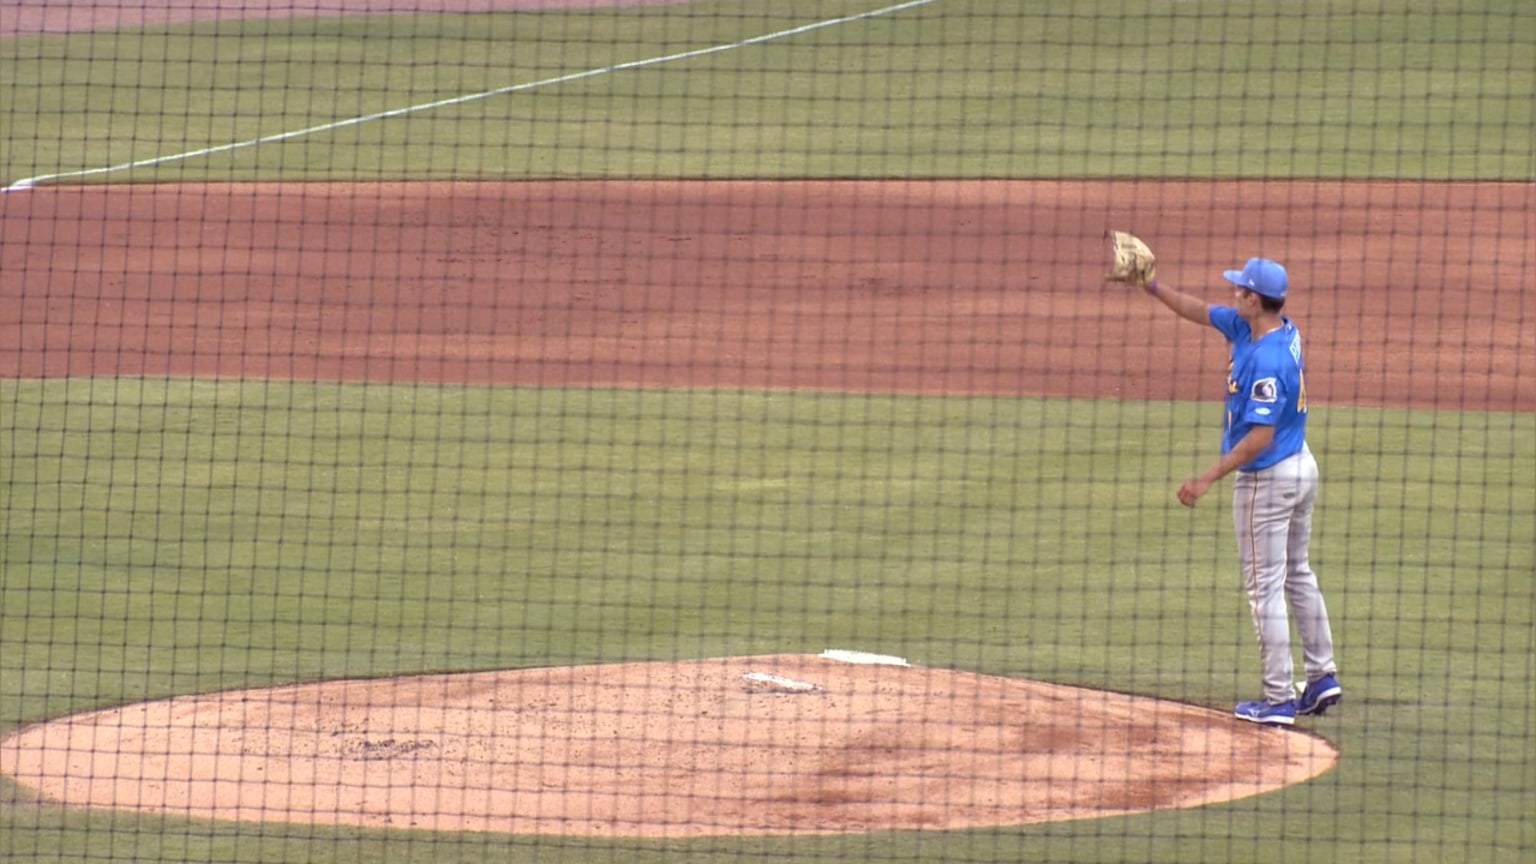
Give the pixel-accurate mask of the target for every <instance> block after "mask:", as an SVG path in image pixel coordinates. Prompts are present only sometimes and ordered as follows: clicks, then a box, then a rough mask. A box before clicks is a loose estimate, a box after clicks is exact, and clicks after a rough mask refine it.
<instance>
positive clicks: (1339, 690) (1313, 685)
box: [1296, 672, 1344, 716]
mask: <svg viewBox="0 0 1536 864" xmlns="http://www.w3.org/2000/svg"><path fill="white" fill-rule="evenodd" d="M1343 696H1344V688H1343V687H1340V686H1339V679H1338V678H1335V677H1334V675H1333V673H1332V672H1329V673H1328V674H1327V675H1324V676H1323V677H1321V678H1319V679H1317V680H1316V681H1308V682H1307V686H1306V687H1303V688H1302V690H1301V695H1300V696H1298V697H1296V713H1297V714H1316V715H1318V716H1322V715H1323V714H1325V713H1327V711H1328V709H1329V708H1332V707H1333V706H1335V705H1337V704H1339V699H1341V698H1343Z"/></svg>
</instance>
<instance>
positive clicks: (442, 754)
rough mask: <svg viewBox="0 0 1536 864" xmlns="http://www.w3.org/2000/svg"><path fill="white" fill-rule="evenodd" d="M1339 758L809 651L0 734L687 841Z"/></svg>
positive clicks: (400, 813)
mask: <svg viewBox="0 0 1536 864" xmlns="http://www.w3.org/2000/svg"><path fill="white" fill-rule="evenodd" d="M1335 758H1336V753H1335V751H1334V750H1333V749H1332V748H1331V747H1330V746H1329V745H1328V744H1327V743H1326V742H1324V741H1321V740H1319V739H1316V738H1313V737H1311V736H1308V735H1303V734H1297V733H1294V732H1284V731H1279V730H1275V729H1268V728H1262V727H1258V726H1254V725H1251V724H1248V723H1244V722H1242V721H1238V720H1235V719H1233V718H1231V717H1229V716H1227V715H1225V714H1223V713H1218V712H1215V711H1211V710H1208V709H1203V708H1196V707H1192V706H1189V705H1184V704H1180V703H1173V702H1165V701H1161V700H1157V699H1149V698H1138V697H1132V696H1124V695H1120V694H1115V693H1105V692H1101V691H1095V690H1084V689H1078V688H1074V687H1063V686H1057V685H1052V684H1043V683H1039V682H1035V681H1025V680H1017V679H1010V678H999V677H995V676H989V675H978V674H974V673H969V672H953V671H947V670H941V669H929V668H922V667H912V666H901V665H887V664H881V663H856V662H855V663H850V662H844V661H842V660H839V659H833V658H828V657H813V656H803V655H776V656H763V657H733V658H724V659H710V660H697V661H691V662H681V663H627V664H616V665H598V666H574V667H563V668H551V669H527V670H516V671H504V672H484V673H475V674H463V675H433V676H423V677H413V678H401V679H388V680H364V681H334V682H325V683H320V684H306V685H299V686H291V687H279V688H274V689H267V690H250V691H242V692H231V693H218V694H213V695H208V696H189V697H182V698H175V699H169V700H164V701H159V702H150V703H144V704H139V705H130V706H127V707H122V708H116V709H112V710H108V711H98V712H93V713H90V714H82V715H78V716H74V717H66V718H62V719H59V720H55V721H52V722H49V723H43V724H40V725H37V726H33V727H30V728H27V729H23V730H21V731H20V732H18V733H16V734H14V735H12V736H10V737H9V738H7V739H5V740H4V741H0V770H3V771H4V773H6V774H9V775H11V776H12V777H14V778H15V779H17V780H19V781H20V782H22V783H24V784H26V785H28V786H30V787H33V788H34V789H35V790H36V791H38V792H39V793H40V794H42V795H43V796H46V797H47V798H50V799H53V800H56V801H60V802H63V803H66V804H76V805H88V806H97V807H116V808H124V809H132V810H141V811H153V812H158V813H169V814H177V815H182V816H193V817H209V818H216V819H270V820H280V821H287V822H314V823H344V824H351V825H368V826H395V827H403V828H418V829H435V830H444V831H459V830H468V831H502V832H512V833H546V834H580V835H630V836H640V835H646V836H662V835H665V836H671V837H691V836H700V835H712V834H809V833H830V832H845V831H874V830H884V829H903V828H931V829H940V828H974V827H978V826H988V825H1014V824H1023V823H1028V822H1041V821H1046V820H1053V819H1084V818H1091V817H1098V816H1108V815H1113V814H1119V813H1128V812H1133V811H1138V810H1148V809H1153V808H1170V807H1189V806H1194V805H1197V804H1205V803H1210V802H1215V801H1224V800H1230V799H1233V798H1239V797H1242V796H1246V795H1254V794H1257V793H1260V792H1265V791H1268V790H1272V789H1276V788H1279V787H1281V786H1284V785H1286V784H1288V783H1295V782H1298V781H1301V780H1305V779H1307V778H1309V777H1313V776H1315V775H1317V774H1320V773H1322V772H1323V771H1326V770H1327V769H1328V768H1329V767H1330V766H1331V765H1332V764H1333V763H1334V760H1335Z"/></svg>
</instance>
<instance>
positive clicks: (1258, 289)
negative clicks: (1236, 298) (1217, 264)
mask: <svg viewBox="0 0 1536 864" xmlns="http://www.w3.org/2000/svg"><path fill="white" fill-rule="evenodd" d="M1221 275H1223V276H1225V277H1227V281H1228V282H1231V283H1232V284H1233V285H1236V286H1237V287H1239V288H1247V289H1248V290H1249V291H1252V292H1253V293H1255V294H1260V295H1262V296H1265V297H1269V298H1271V299H1274V300H1284V299H1285V288H1286V285H1288V284H1289V283H1290V279H1288V278H1287V277H1286V275H1285V268H1284V267H1281V266H1280V264H1279V262H1277V261H1271V260H1269V259H1268V258H1249V259H1248V263H1247V264H1244V265H1243V269H1241V270H1223V271H1222V273H1221Z"/></svg>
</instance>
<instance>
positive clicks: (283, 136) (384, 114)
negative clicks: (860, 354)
mask: <svg viewBox="0 0 1536 864" xmlns="http://www.w3.org/2000/svg"><path fill="white" fill-rule="evenodd" d="M934 2H937V0H908V2H906V3H898V4H896V5H894V6H886V7H885V8H883V9H874V10H871V11H869V12H859V13H857V14H854V15H844V16H843V17H841V18H828V19H827V20H825V21H817V22H815V23H812V24H802V25H800V26H799V27H791V28H789V29H788V30H779V31H776V32H774V33H764V34H763V35H761V36H753V37H751V38H749V39H742V40H740V41H737V42H729V43H725V44H722V45H711V46H710V47H708V48H696V49H694V50H692V51H682V52H679V53H677V54H667V55H665V56H662V57H650V58H647V59H644V60H631V61H629V62H627V63H617V64H614V65H612V66H603V67H600V68H597V69H588V70H586V71H584V72H572V73H570V74H568V75H557V76H555V77H554V78H545V79H543V80H541V81H529V82H527V83H524V84H510V85H508V86H506V87H498V88H496V89H494V90H485V91H482V92H480V93H469V94H466V95H463V96H454V97H452V98H450V99H439V100H437V101H436V102H424V103H422V104H420V105H411V106H409V107H406V108H394V109H391V110H389V111H380V112H378V113H376V114H366V115H363V116H361V117H349V118H347V119H345V120H336V121H333V122H330V123H322V124H320V125H318V126H309V127H306V128H304V129H295V130H293V131H291V132H278V133H275V134H272V135H263V136H262V137H260V138H252V139H250V140H248V141H236V142H233V143H230V144H220V145H218V146H216V147H204V148H202V149H199V150H189V151H187V152H185V153H173V154H171V155H168V156H155V157H152V158H149V159H139V160H136V161H133V162H124V163H122V164H119V165H109V166H107V167H105V168H89V169H86V170H83V171H67V172H63V173H59V174H39V175H38V176H36V177H27V178H25V179H23V180H17V181H16V182H14V183H12V184H10V185H9V186H6V187H4V188H3V189H0V191H4V192H12V191H17V190H21V189H31V188H32V187H34V186H37V185H39V184H42V183H48V182H51V181H54V180H66V179H70V178H75V177H91V176H95V175H99V174H111V173H113V172H116V171H129V170H132V169H134V168H148V167H150V166H152V165H164V164H166V163H168V162H180V161H182V160H185V159H195V158H197V157H199V156H212V155H215V154H217V153H227V152H229V151H231V150H241V149H244V148H246V147H256V146H258V145H261V144H273V143H276V142H278V141H287V140H290V139H293V138H302V137H304V136H306V135H314V134H317V133H320V132H331V131H334V130H336V129H344V128H346V127H348V126H359V125H362V124H364V123H372V122H374V121H376V120H388V119H390V118H392V117H403V116H405V115H407V114H414V113H417V112H419V111H432V110H434V109H437V108H447V107H449V106H453V105H463V104H465V103H467V102H475V101H478V100H481V99H489V98H491V97H492V96H505V95H507V94H508V93H517V92H520V91H523V90H532V89H534V88H537V87H548V86H551V85H554V84H564V83H567V82H570V81H579V80H581V79H583V78H595V77H597V76H599V75H610V74H613V73H615V72H625V71H628V70H630V69H641V68H644V67H646V66H658V65H660V64H662V63H672V62H674V61H677V60H688V59H690V58H693V57H703V56H705V55H708V54H718V53H720V52H722V51H732V50H735V49H737V48H745V47H747V46H749V45H760V44H762V43H764V42H771V41H773V40H775V39H785V38H788V37H790V36H798V35H800V34H802V33H809V32H811V31H812V30H820V29H822V28H825V27H835V26H837V25H839V24H848V23H851V22H854V21H863V20H866V19H869V18H878V17H880V16H882V15H891V14H894V13H896V12H902V11H905V10H907V9H912V8H915V7H917V6H926V5H928V4H929V3H934Z"/></svg>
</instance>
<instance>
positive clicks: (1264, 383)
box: [1248, 378, 1278, 402]
mask: <svg viewBox="0 0 1536 864" xmlns="http://www.w3.org/2000/svg"><path fill="white" fill-rule="evenodd" d="M1277 395H1278V391H1277V388H1276V387H1275V379H1273V378H1260V379H1259V380H1257V381H1255V382H1253V387H1252V389H1250V390H1249V391H1248V396H1249V398H1250V399H1252V400H1253V401H1255V402H1273V401H1275V399H1276V398H1277Z"/></svg>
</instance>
